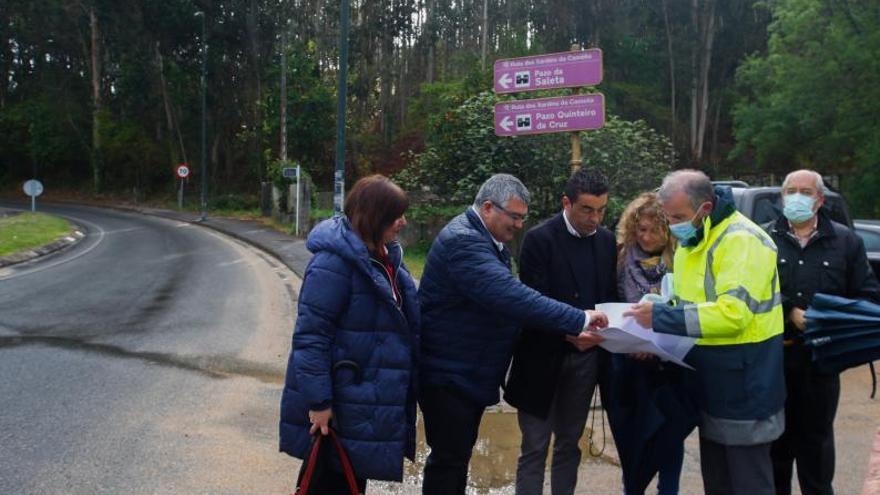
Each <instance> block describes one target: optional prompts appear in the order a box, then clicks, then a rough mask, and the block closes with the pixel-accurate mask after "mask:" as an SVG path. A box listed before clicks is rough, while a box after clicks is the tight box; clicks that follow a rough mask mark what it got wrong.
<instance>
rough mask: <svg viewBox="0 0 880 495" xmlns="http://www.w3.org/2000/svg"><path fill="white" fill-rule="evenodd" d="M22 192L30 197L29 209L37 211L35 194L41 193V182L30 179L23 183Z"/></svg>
mask: <svg viewBox="0 0 880 495" xmlns="http://www.w3.org/2000/svg"><path fill="white" fill-rule="evenodd" d="M23 189H24V193H25V194H27V195H28V196H30V197H31V211H37V196H39V195H41V194H43V184H42V183H41V182H40V181H38V180H36V179H31V180H29V181H27V182H25V183H24V188H23Z"/></svg>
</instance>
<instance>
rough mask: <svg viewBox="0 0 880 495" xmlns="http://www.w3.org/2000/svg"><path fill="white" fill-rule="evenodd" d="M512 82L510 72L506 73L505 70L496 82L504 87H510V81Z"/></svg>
mask: <svg viewBox="0 0 880 495" xmlns="http://www.w3.org/2000/svg"><path fill="white" fill-rule="evenodd" d="M512 82H513V79H511V78H510V74H508V73H507V72H505V73H504V74H502V75H501V79H499V80H498V84H500V85H501V86H503V87H504V89H507V88H509V87H510V83H512Z"/></svg>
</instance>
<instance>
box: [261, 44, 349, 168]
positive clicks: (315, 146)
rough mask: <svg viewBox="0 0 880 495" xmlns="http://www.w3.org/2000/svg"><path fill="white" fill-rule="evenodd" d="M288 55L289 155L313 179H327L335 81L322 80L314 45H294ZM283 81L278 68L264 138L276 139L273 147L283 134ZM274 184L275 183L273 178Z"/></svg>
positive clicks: (333, 134)
mask: <svg viewBox="0 0 880 495" xmlns="http://www.w3.org/2000/svg"><path fill="white" fill-rule="evenodd" d="M287 55H288V61H287V148H288V154H289V155H290V156H291V157H292V160H293V161H298V162H300V163H302V165H303V168H304V169H305V170H307V171H309V173H311V174H312V175H318V176H324V175H327V174H328V172H327V166H326V165H327V163H329V162H331V161H332V159H333V145H334V143H335V138H336V120H335V112H336V100H335V98H336V94H335V90H334V85H333V80H332V79H327V80H324V79H323V78H322V77H321V73H320V71H319V70H318V61H317V58H316V55H315V44H314V43H307V44H301V43H292V44H291V46H290V48H289V50H288V52H287ZM279 78H280V67H278V66H275V67H273V68H272V70H271V71H270V73H269V81H271V82H272V91H271V92H269V93H268V97H267V98H266V110H267V111H266V114H265V120H264V134H265V135H266V136H272V143H273V144H274V143H277V140H276V138H275V136H278V135H279V133H280V110H279V95H280V83H279ZM287 166H292V165H287ZM276 168H277V169H278V170H280V168H278V167H276ZM279 174H280V172H279ZM270 180H274V179H272V177H271V174H270Z"/></svg>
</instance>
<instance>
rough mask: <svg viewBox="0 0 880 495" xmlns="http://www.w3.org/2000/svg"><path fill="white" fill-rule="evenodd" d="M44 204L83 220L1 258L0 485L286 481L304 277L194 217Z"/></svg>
mask: <svg viewBox="0 0 880 495" xmlns="http://www.w3.org/2000/svg"><path fill="white" fill-rule="evenodd" d="M43 211H46V212H48V213H54V214H59V215H62V216H65V217H67V218H68V219H70V220H72V221H73V222H75V223H76V224H78V225H80V226H82V227H84V228H85V229H86V230H87V232H88V235H87V236H86V238H85V239H84V240H83V241H81V242H80V243H79V244H77V245H76V246H74V247H73V248H70V249H68V250H66V251H64V252H63V253H61V254H58V255H54V256H49V257H47V258H43V259H39V260H37V261H35V262H31V263H27V264H23V265H14V266H13V267H9V268H7V269H4V270H0V493H3V494H50V493H51V494H62V493H63V494H67V493H70V494H80V493H81V494H96V493H113V494H116V493H151V494H152V493H156V494H159V493H186V494H198V493H205V494H208V493H210V494H224V493H229V494H244V493H255V494H256V493H260V494H265V493H285V492H287V493H290V491H291V483H292V480H293V478H294V476H295V472H294V470H295V468H296V466H297V463H295V462H294V461H292V459H290V458H288V457H287V456H285V455H283V454H279V453H278V452H277V414H278V412H277V410H278V403H279V397H280V391H281V386H282V383H283V375H284V368H285V366H286V359H287V354H288V352H289V348H290V332H291V328H292V321H293V316H292V312H293V310H294V307H293V301H294V300H295V297H296V291H297V290H298V286H299V281H298V279H297V278H296V277H295V276H294V275H293V274H292V273H291V272H290V271H289V270H288V269H286V268H284V267H283V266H282V265H281V264H279V263H277V262H276V261H275V260H273V259H271V258H269V257H267V256H266V255H264V254H262V253H260V252H258V251H255V250H253V249H252V248H249V247H247V246H246V245H244V244H242V243H240V242H238V241H232V240H230V239H229V238H225V237H223V236H222V235H220V234H217V233H214V232H211V231H209V230H207V229H202V228H200V227H197V226H193V225H191V224H186V223H182V222H175V221H170V220H165V219H158V218H153V217H147V216H142V215H133V214H127V213H120V212H115V211H110V210H103V209H95V208H86V207H44V208H43Z"/></svg>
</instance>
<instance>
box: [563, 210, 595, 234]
mask: <svg viewBox="0 0 880 495" xmlns="http://www.w3.org/2000/svg"><path fill="white" fill-rule="evenodd" d="M562 219H563V220H565V228H566V230H568V233H569V234H571V235H573V236H575V237H590V236H591V235H594V234H595V233H596V231H598V230H599V229H598V228H597V229H596V230H594V231H592V232H590V233H589V234H587V235H581V234H580V232H578V231H577V230H575V229H574V227H572V226H571V222H569V221H568V214H566V213H565V210H564V209H563V210H562Z"/></svg>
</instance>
